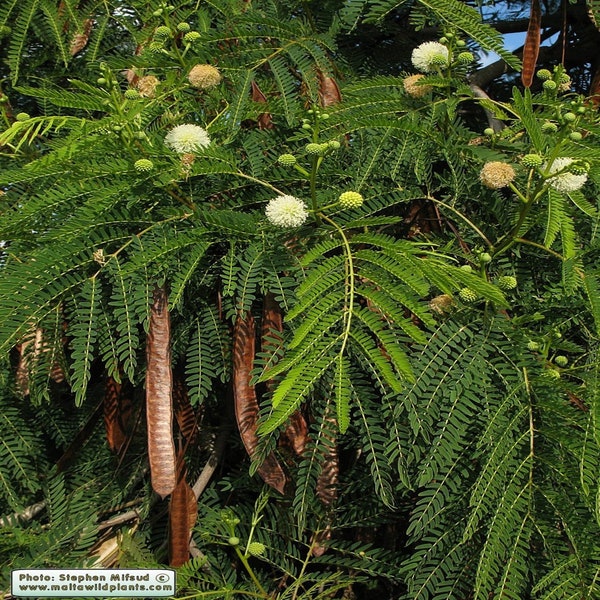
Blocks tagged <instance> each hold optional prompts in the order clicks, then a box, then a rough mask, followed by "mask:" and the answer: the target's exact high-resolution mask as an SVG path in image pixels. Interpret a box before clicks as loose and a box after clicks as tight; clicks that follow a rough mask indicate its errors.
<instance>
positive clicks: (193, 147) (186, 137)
mask: <svg viewBox="0 0 600 600" xmlns="http://www.w3.org/2000/svg"><path fill="white" fill-rule="evenodd" d="M165 144H166V145H167V146H169V148H171V150H175V152H177V154H191V153H194V152H198V150H202V149H203V148H206V147H207V146H208V145H209V144H210V138H209V137H208V133H206V131H205V130H204V129H202V127H199V126H198V125H192V124H189V123H188V124H185V125H177V127H174V128H173V129H171V131H169V133H167V135H166V136H165Z"/></svg>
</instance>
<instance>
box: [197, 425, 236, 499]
mask: <svg viewBox="0 0 600 600" xmlns="http://www.w3.org/2000/svg"><path fill="white" fill-rule="evenodd" d="M231 429H232V427H231V425H229V426H227V427H224V428H223V429H222V430H221V432H220V433H219V435H218V436H217V440H216V441H215V446H214V448H213V451H212V452H211V453H210V456H209V457H208V460H207V461H206V464H205V465H204V468H203V469H202V472H201V473H200V475H199V476H198V479H196V482H195V483H194V486H193V487H192V490H193V492H194V496H196V499H198V498H200V496H201V494H202V492H203V491H204V489H205V488H206V486H207V485H208V482H209V481H210V478H211V477H212V475H213V473H214V472H215V470H216V468H217V466H218V465H219V462H220V460H221V457H222V456H223V452H224V451H225V446H226V445H227V439H228V438H229V434H230V433H231Z"/></svg>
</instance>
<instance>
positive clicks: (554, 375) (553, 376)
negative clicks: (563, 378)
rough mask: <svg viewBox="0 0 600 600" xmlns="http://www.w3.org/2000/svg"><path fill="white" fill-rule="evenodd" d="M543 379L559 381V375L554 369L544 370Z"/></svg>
mask: <svg viewBox="0 0 600 600" xmlns="http://www.w3.org/2000/svg"><path fill="white" fill-rule="evenodd" d="M544 377H547V378H548V379H560V373H559V372H558V371H557V370H556V369H546V370H545V371H544Z"/></svg>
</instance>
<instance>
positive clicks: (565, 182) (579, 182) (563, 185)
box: [545, 157, 587, 193]
mask: <svg viewBox="0 0 600 600" xmlns="http://www.w3.org/2000/svg"><path fill="white" fill-rule="evenodd" d="M573 162H574V160H573V159H572V158H566V157H564V158H556V159H554V161H553V162H552V164H551V165H550V168H549V169H548V173H549V174H550V175H554V173H558V175H554V176H553V177H550V178H549V179H548V183H549V184H550V185H551V186H552V187H553V188H554V189H555V190H556V191H557V192H563V193H564V192H574V191H575V190H578V189H579V188H580V187H582V186H583V184H584V183H585V182H586V181H587V174H585V173H583V174H575V173H571V172H570V171H569V170H567V168H568V167H569V166H570V165H571V164H572V163H573ZM545 168H548V167H547V165H546V166H545Z"/></svg>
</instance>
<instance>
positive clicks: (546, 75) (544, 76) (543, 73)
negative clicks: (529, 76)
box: [536, 69, 552, 81]
mask: <svg viewBox="0 0 600 600" xmlns="http://www.w3.org/2000/svg"><path fill="white" fill-rule="evenodd" d="M536 75H537V76H538V79H541V80H542V81H547V80H548V79H552V73H550V71H548V69H540V70H539V71H538V72H537V73H536Z"/></svg>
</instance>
